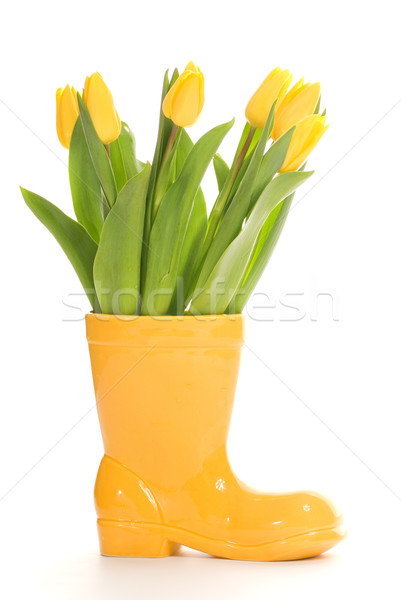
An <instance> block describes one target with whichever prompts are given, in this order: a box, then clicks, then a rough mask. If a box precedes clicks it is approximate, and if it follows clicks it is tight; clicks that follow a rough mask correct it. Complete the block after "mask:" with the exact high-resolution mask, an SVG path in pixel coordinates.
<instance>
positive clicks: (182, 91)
mask: <svg viewBox="0 0 401 600" xmlns="http://www.w3.org/2000/svg"><path fill="white" fill-rule="evenodd" d="M204 87H205V79H204V77H203V73H202V71H201V70H200V69H199V67H196V66H195V65H194V63H193V62H192V61H191V62H189V63H188V64H187V66H186V67H185V70H184V72H183V73H181V75H180V76H179V77H178V79H177V81H176V82H175V83H174V84H173V85H172V86H171V88H170V89H169V91H168V92H167V94H166V96H165V98H164V101H163V113H164V115H165V116H166V117H167V118H168V119H171V120H172V121H173V123H175V125H178V127H190V125H193V124H194V123H195V122H196V121H197V120H198V117H199V115H200V113H201V111H202V108H203V104H204V102H205V95H204Z"/></svg>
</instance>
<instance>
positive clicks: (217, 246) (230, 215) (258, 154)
mask: <svg viewBox="0 0 401 600" xmlns="http://www.w3.org/2000/svg"><path fill="white" fill-rule="evenodd" d="M274 111H275V104H274V105H273V106H272V109H271V110H270V113H269V117H268V119H267V121H266V124H265V127H264V129H263V133H262V135H261V136H260V139H259V141H258V143H257V146H256V148H255V151H254V153H253V155H252V159H251V161H250V163H249V166H248V169H247V170H246V173H245V175H244V176H243V179H242V181H241V183H240V186H239V188H238V191H237V193H236V194H235V196H234V198H233V199H232V201H231V203H230V205H229V207H228V209H227V211H226V213H225V214H224V216H223V218H222V220H221V223H220V226H219V228H218V230H217V233H216V234H215V236H214V238H213V240H212V242H211V244H210V247H209V249H208V251H207V254H206V257H205V259H204V262H203V265H202V269H201V272H200V274H199V278H198V281H197V283H196V287H198V288H202V287H203V286H204V284H205V282H206V281H207V279H208V277H209V275H210V273H211V272H212V270H213V268H214V266H215V265H216V264H217V262H218V261H219V259H220V257H221V256H222V254H223V252H224V251H225V250H226V248H227V247H228V246H229V245H230V244H231V242H232V241H233V239H234V238H235V237H236V236H237V235H238V233H239V232H240V231H241V228H242V225H243V222H244V219H245V218H246V217H247V215H248V213H249V208H250V202H251V198H252V191H253V189H254V186H255V179H256V176H257V174H258V171H259V167H260V165H261V162H262V158H263V154H264V150H265V146H266V142H267V138H268V137H269V135H270V133H271V130H272V127H273V123H274Z"/></svg>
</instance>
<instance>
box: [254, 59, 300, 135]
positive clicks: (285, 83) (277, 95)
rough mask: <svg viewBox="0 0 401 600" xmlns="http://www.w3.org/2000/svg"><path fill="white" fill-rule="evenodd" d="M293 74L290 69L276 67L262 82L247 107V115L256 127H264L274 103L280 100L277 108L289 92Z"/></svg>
mask: <svg viewBox="0 0 401 600" xmlns="http://www.w3.org/2000/svg"><path fill="white" fill-rule="evenodd" d="M291 78H292V75H290V72H289V70H288V69H285V70H284V71H282V70H281V69H280V67H276V68H275V69H273V71H271V72H270V73H269V75H268V76H267V77H266V79H265V80H264V81H263V82H262V83H261V85H260V86H259V87H258V89H257V90H256V92H255V93H254V94H253V96H252V98H251V99H250V100H249V102H248V104H247V107H246V109H245V116H246V119H247V121H248V123H250V124H251V125H252V127H256V129H263V127H264V126H265V123H266V121H267V117H268V116H269V112H270V109H271V107H272V106H273V103H274V102H275V101H276V100H278V102H277V106H276V110H277V109H278V107H279V106H280V103H281V101H282V100H283V98H284V95H285V93H286V92H287V90H288V88H289V86H290V83H291Z"/></svg>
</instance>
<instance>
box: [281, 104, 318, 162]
mask: <svg viewBox="0 0 401 600" xmlns="http://www.w3.org/2000/svg"><path fill="white" fill-rule="evenodd" d="M325 120H326V117H323V116H322V115H310V116H309V117H305V119H302V120H301V121H299V122H298V123H297V124H296V127H295V131H294V133H293V135H292V138H291V142H290V145H289V147H288V150H287V155H286V157H285V160H284V162H283V164H282V166H281V169H280V170H279V173H287V172H288V171H296V170H297V169H299V167H300V166H301V165H303V163H304V162H305V161H306V159H307V158H308V156H309V155H310V153H311V152H312V150H313V149H314V147H315V146H316V145H317V143H318V142H319V140H320V138H321V137H322V136H323V134H324V133H325V131H326V130H327V129H328V127H329V126H328V125H326V126H325V124H324V123H325Z"/></svg>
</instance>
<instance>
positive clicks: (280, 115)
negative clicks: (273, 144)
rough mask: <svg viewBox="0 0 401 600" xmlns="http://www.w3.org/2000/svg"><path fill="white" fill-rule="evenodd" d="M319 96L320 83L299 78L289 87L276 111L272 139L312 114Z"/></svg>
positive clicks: (275, 138)
mask: <svg viewBox="0 0 401 600" xmlns="http://www.w3.org/2000/svg"><path fill="white" fill-rule="evenodd" d="M319 97H320V83H312V84H311V83H304V82H303V78H302V79H300V80H299V81H298V83H296V84H295V85H294V86H293V87H292V88H291V89H290V91H289V92H288V94H287V95H286V96H285V97H284V99H283V101H282V102H281V104H280V106H279V107H278V109H277V111H276V117H275V123H274V127H273V132H272V138H273V140H277V139H278V138H279V137H280V136H281V135H283V133H285V132H286V131H288V129H290V127H292V126H293V125H295V124H296V123H298V121H301V120H302V119H304V118H305V117H308V116H309V115H312V114H313V111H314V110H315V108H316V106H317V103H318V101H319Z"/></svg>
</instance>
